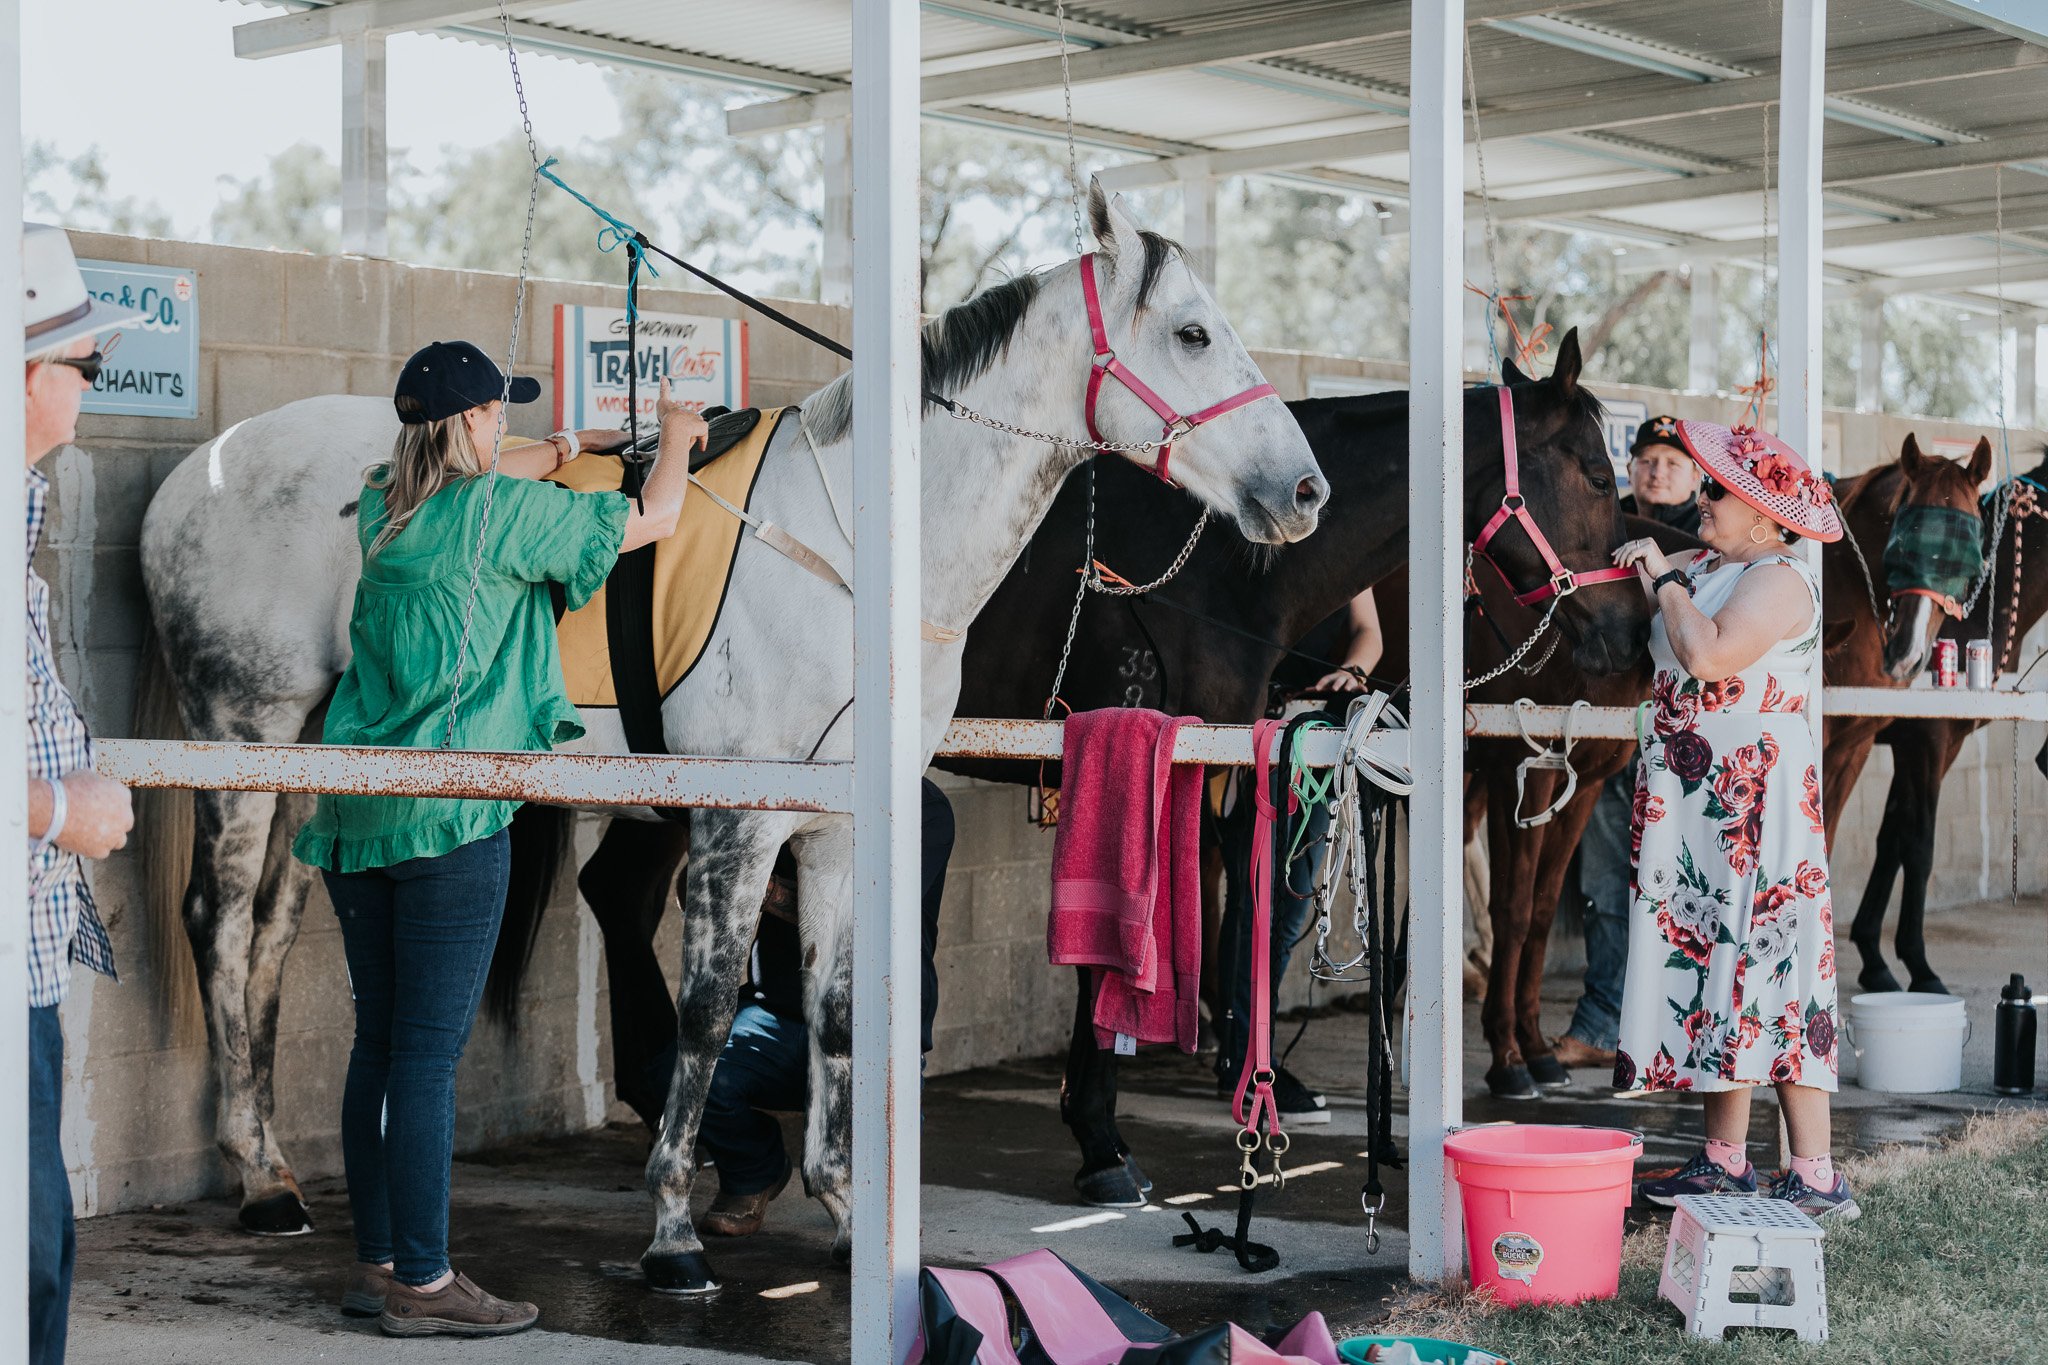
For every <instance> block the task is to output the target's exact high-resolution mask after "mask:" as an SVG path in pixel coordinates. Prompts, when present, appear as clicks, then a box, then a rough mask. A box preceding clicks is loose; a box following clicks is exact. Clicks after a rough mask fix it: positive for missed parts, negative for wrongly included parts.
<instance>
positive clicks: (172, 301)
mask: <svg viewBox="0 0 2048 1365" xmlns="http://www.w3.org/2000/svg"><path fill="white" fill-rule="evenodd" d="M78 269H79V273H80V274H82V275H84V276H85V287H86V289H87V290H88V291H90V292H91V294H92V296H93V297H94V298H96V299H104V300H105V301H106V302H108V303H114V304H119V305H120V306H122V307H124V308H140V309H141V310H142V311H143V313H144V314H145V315H146V316H145V317H144V318H143V320H142V321H141V322H139V323H137V324H135V325H134V326H133V327H124V328H122V329H121V330H120V331H118V332H109V333H107V334H106V335H104V336H102V337H101V338H100V347H101V349H102V351H103V352H104V353H105V355H106V363H105V364H104V365H102V366H101V367H100V377H99V379H98V380H97V381H95V382H94V384H93V386H92V391H91V392H90V393H88V394H86V395H85V401H84V403H83V404H82V405H81V406H82V409H83V410H84V411H86V412H100V413H112V414H116V415H120V416H128V417H197V416H198V415H199V272H198V271H196V270H181V269H176V268H172V267H165V266H153V265H128V264H126V263H124V262H121V261H86V260H81V261H80V262H79V263H78Z"/></svg>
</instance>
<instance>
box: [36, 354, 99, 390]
mask: <svg viewBox="0 0 2048 1365" xmlns="http://www.w3.org/2000/svg"><path fill="white" fill-rule="evenodd" d="M49 363H50V364H52V365H66V366H69V367H70V368H71V369H74V370H76V371H78V377H79V378H81V379H83V380H84V381H85V382H86V383H87V384H89V385H90V384H97V383H99V380H100V368H101V367H102V366H104V365H105V364H106V363H107V356H106V352H104V351H94V352H93V353H92V354H91V355H68V356H62V357H60V358H58V359H56V360H52V361H50V362H49Z"/></svg>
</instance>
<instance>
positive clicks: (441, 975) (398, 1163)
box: [325, 830, 511, 1285]
mask: <svg viewBox="0 0 2048 1365" xmlns="http://www.w3.org/2000/svg"><path fill="white" fill-rule="evenodd" d="M510 857H511V843H510V840H509V839H508V837H507V835H506V833H505V832H504V831H503V830H500V831H499V832H498V833H496V834H494V835H491V836H490V837H489V838H487V839H478V840H477V841H475V842H474V843H469V844H464V845H463V846H462V847H460V848H457V849H455V850H453V851H452V852H449V853H444V854H442V855H441V856H440V857H438V858H414V859H411V860H409V861H407V862H402V863H394V864H392V865H391V866H390V867H382V868H377V869H375V870H374V871H369V872H346V873H334V872H329V873H327V874H325V876H326V880H327V894H328V896H329V897H330V898H331V899H332V900H333V901H334V912H335V914H336V915H337V916H339V918H340V920H341V941H342V947H343V949H344V951H345V952H346V954H347V956H348V975H349V984H350V986H351V988H352V989H353V991H354V994H355V1002H356V1036H355V1046H354V1047H353V1048H352V1049H351V1050H350V1052H349V1058H348V1083H347V1085H346V1086H345V1087H344V1088H343V1090H342V1097H341V1157H342V1163H343V1165H344V1166H345V1167H346V1168H347V1171H348V1202H349V1210H350V1212H351V1213H352V1214H353V1215H354V1217H355V1225H356V1258H357V1259H358V1260H361V1261H366V1262H383V1261H390V1262H391V1263H392V1266H393V1273H394V1274H395V1275H396V1276H397V1278H398V1279H399V1281H401V1282H402V1283H404V1284H409V1285H422V1284H427V1283H429V1282H431V1281H433V1280H436V1279H438V1278H440V1276H441V1275H442V1273H443V1272H444V1271H446V1270H447V1269H448V1268H449V1267H448V1184H449V1166H450V1163H451V1162H452V1161H453V1159H454V1154H455V1064H456V1063H457V1062H459V1061H461V1060H462V1050H463V1048H464V1047H465V1046H466V1045H467V1044H468V1042H469V1028H470V1024H471V1023H472V1022H473V1021H474V1020H475V1018H476V1007H477V1002H478V1001H479V1000H480V999H481V998H482V996H483V988H484V975H485V973H486V971H487V970H488V969H489V967H490V964H491V950H492V949H493V948H494V947H495V946H496V945H497V942H498V925H499V923H500V921H501V920H503V918H504V913H505V883H506V880H507V876H508V873H509V871H510Z"/></svg>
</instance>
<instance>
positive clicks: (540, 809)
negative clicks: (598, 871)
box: [484, 803, 576, 1032]
mask: <svg viewBox="0 0 2048 1365" xmlns="http://www.w3.org/2000/svg"><path fill="white" fill-rule="evenodd" d="M575 818H576V813H575V812H574V811H572V810H569V809H568V808H567V807H564V806H538V805H533V804H531V803H528V804H527V805H523V806H521V807H520V808H519V810H518V811H517V812H516V813H515V814H514V815H513V816H512V829H511V836H512V867H511V872H510V875H509V876H508V877H507V878H506V882H505V918H504V921H503V923H502V924H500V925H499V927H498V946H497V948H496V950H495V951H493V952H492V954H491V972H490V976H489V977H487V978H486V979H485V982H484V1005H485V1008H486V1009H488V1010H489V1011H490V1015H491V1018H493V1019H495V1020H496V1021H497V1022H498V1023H499V1024H501V1025H503V1026H504V1028H505V1029H506V1031H507V1032H511V1031H514V1030H516V1029H517V1028H518V1027H519V991H520V987H521V986H522V985H524V984H525V981H526V969H527V967H528V966H529V965H530V964H531V963H532V961H533V948H534V944H536V943H537V942H539V940H540V921H541V916H542V914H543V913H545V912H546V910H547V908H548V902H549V901H551V900H553V899H554V898H555V884H556V882H557V881H559V880H560V879H561V872H562V863H563V862H564V861H565V860H566V859H567V857H568V853H569V838H570V834H571V833H572V831H573V830H574V829H575Z"/></svg>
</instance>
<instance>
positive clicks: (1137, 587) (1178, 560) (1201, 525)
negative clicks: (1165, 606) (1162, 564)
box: [1082, 507, 1209, 597]
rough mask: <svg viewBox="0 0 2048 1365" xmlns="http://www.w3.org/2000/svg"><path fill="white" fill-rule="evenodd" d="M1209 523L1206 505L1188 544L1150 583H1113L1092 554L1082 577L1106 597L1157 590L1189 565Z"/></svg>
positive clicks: (1094, 590) (1090, 587)
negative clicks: (1191, 556)
mask: <svg viewBox="0 0 2048 1365" xmlns="http://www.w3.org/2000/svg"><path fill="white" fill-rule="evenodd" d="M1208 525H1209V509H1208V508H1206V507H1204V508H1203V509H1202V515H1200V516H1199V517H1196V518H1195V529H1194V530H1192V531H1190V532H1188V542H1187V544H1185V545H1183V546H1181V547H1180V553H1179V554H1177V555H1175V556H1174V557H1173V563H1171V564H1169V565H1167V566H1166V572H1165V573H1163V574H1161V575H1159V577H1157V578H1155V579H1153V580H1152V581H1151V582H1150V583H1135V584H1122V583H1111V582H1110V581H1109V580H1107V579H1105V578H1104V577H1103V576H1102V571H1101V570H1100V569H1098V568H1097V567H1096V566H1095V559H1094V556H1092V555H1091V556H1089V559H1088V567H1087V568H1086V569H1084V570H1082V577H1083V578H1086V579H1087V580H1088V588H1089V591H1091V592H1099V593H1101V594H1102V595H1103V596H1105V597H1143V596H1144V595H1145V594H1146V593H1148V592H1154V591H1157V590H1158V589H1160V588H1163V587H1165V586H1166V585H1167V584H1168V583H1171V582H1172V581H1173V580H1174V578H1175V577H1176V576H1177V575H1178V574H1179V573H1180V571H1181V570H1182V569H1184V568H1186V567H1187V563H1188V557H1189V556H1190V555H1192V554H1194V552H1195V546H1196V545H1197V544H1199V543H1200V541H1201V539H1202V531H1203V530H1204V529H1205V528H1206V527H1207V526H1208Z"/></svg>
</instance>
